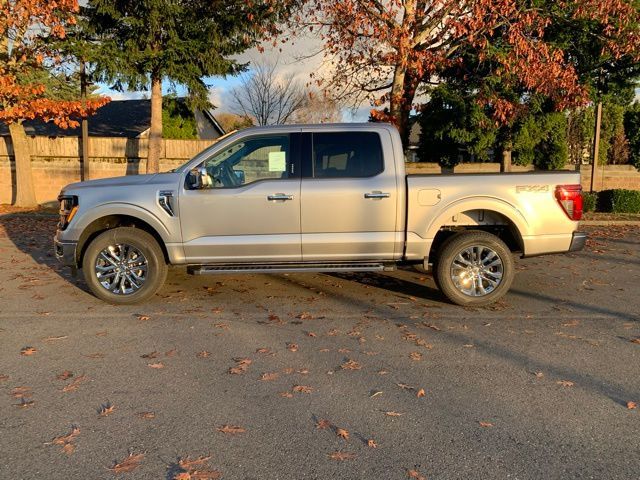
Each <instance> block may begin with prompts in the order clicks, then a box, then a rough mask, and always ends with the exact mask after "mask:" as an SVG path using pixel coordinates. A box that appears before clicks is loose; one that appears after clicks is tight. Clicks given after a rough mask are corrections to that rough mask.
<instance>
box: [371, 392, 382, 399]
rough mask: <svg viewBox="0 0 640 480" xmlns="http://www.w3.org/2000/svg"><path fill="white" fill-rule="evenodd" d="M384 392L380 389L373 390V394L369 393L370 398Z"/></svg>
mask: <svg viewBox="0 0 640 480" xmlns="http://www.w3.org/2000/svg"><path fill="white" fill-rule="evenodd" d="M382 393H383V392H381V391H380V390H378V391H375V392H373V393H372V394H371V395H369V398H374V397H377V396H378V395H382Z"/></svg>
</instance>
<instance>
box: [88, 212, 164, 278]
mask: <svg viewBox="0 0 640 480" xmlns="http://www.w3.org/2000/svg"><path fill="white" fill-rule="evenodd" d="M118 227H133V228H139V229H140V230H144V231H145V232H147V233H148V234H150V235H151V236H153V238H155V240H156V241H157V242H158V245H159V246H160V249H161V250H162V254H163V256H164V260H165V262H167V263H170V261H169V253H168V251H167V247H166V245H165V240H164V239H163V238H162V235H161V234H160V232H159V231H158V230H157V229H156V228H154V226H152V225H151V224H150V223H148V222H147V221H145V220H142V219H141V218H139V217H134V216H132V215H126V214H121V213H118V214H110V215H104V216H101V217H99V218H96V219H95V220H93V221H91V223H89V224H88V225H87V226H86V227H84V228H83V230H82V234H81V235H80V238H79V240H78V246H77V248H76V265H78V266H80V265H82V259H83V257H84V254H85V252H86V250H87V247H88V246H89V244H90V243H91V242H92V241H93V239H94V238H96V237H97V236H98V235H100V234H101V233H102V232H105V231H107V230H112V229H114V228H118Z"/></svg>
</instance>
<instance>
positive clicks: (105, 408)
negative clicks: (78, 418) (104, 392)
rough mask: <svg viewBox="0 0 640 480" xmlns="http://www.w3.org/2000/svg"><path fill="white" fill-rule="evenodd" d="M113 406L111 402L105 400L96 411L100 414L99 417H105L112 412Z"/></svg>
mask: <svg viewBox="0 0 640 480" xmlns="http://www.w3.org/2000/svg"><path fill="white" fill-rule="evenodd" d="M115 408H116V406H115V405H112V404H111V403H109V402H107V403H105V404H102V405H100V408H99V409H98V413H99V414H100V416H101V417H106V416H107V415H110V414H112V413H113V411H114V410H115Z"/></svg>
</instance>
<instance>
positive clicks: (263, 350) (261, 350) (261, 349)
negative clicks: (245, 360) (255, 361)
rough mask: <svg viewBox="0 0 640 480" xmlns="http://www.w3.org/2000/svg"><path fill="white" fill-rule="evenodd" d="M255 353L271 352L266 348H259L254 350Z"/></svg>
mask: <svg viewBox="0 0 640 480" xmlns="http://www.w3.org/2000/svg"><path fill="white" fill-rule="evenodd" d="M256 353H271V350H269V349H268V348H264V347H263V348H259V349H257V350H256Z"/></svg>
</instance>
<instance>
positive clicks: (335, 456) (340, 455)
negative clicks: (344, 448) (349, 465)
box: [329, 450, 356, 461]
mask: <svg viewBox="0 0 640 480" xmlns="http://www.w3.org/2000/svg"><path fill="white" fill-rule="evenodd" d="M329 458H330V459H331V460H339V461H342V460H351V459H352V458H356V454H355V453H349V452H341V451H339V450H338V451H336V452H333V453H331V454H329Z"/></svg>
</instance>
